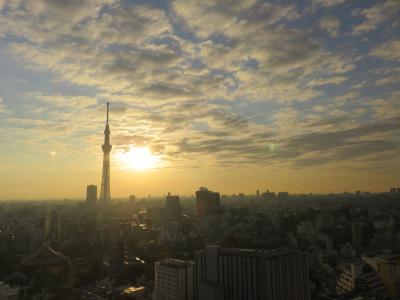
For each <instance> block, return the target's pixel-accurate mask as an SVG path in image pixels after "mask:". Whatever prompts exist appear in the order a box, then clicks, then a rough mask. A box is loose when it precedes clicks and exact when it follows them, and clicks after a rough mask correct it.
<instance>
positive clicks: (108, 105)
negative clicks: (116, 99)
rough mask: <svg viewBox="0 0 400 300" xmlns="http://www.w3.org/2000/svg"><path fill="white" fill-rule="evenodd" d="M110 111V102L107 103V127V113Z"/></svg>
mask: <svg viewBox="0 0 400 300" xmlns="http://www.w3.org/2000/svg"><path fill="white" fill-rule="evenodd" d="M109 109H110V102H107V125H108V111H109Z"/></svg>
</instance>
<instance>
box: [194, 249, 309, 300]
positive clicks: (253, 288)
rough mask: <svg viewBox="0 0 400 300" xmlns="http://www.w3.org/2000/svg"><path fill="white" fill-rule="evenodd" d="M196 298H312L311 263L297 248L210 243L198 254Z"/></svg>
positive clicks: (251, 299) (260, 299)
mask: <svg viewBox="0 0 400 300" xmlns="http://www.w3.org/2000/svg"><path fill="white" fill-rule="evenodd" d="M195 277H196V281H195V295H196V297H197V298H195V299H196V300H262V299H268V300H282V299H285V300H309V299H310V292H309V279H308V264H307V260H306V257H305V255H303V254H301V253H300V252H299V251H294V250H269V251H268V250H246V249H236V248H222V247H219V246H207V247H206V249H205V250H203V251H198V252H196V254H195Z"/></svg>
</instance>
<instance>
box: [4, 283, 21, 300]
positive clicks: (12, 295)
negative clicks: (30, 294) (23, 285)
mask: <svg viewBox="0 0 400 300" xmlns="http://www.w3.org/2000/svg"><path fill="white" fill-rule="evenodd" d="M19 293H20V287H19V286H10V285H9V284H5V283H4V282H0V299H4V300H17V299H19Z"/></svg>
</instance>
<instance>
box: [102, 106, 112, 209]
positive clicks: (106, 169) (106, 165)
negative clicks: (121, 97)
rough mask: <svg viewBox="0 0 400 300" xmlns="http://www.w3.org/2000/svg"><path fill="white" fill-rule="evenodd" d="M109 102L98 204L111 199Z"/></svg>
mask: <svg viewBox="0 0 400 300" xmlns="http://www.w3.org/2000/svg"><path fill="white" fill-rule="evenodd" d="M109 107H110V103H108V102H107V121H106V128H105V130H104V144H103V146H102V148H103V174H102V178H101V192H100V204H107V203H109V202H110V200H111V196H110V152H111V148H112V145H110V126H109V125H108V113H109Z"/></svg>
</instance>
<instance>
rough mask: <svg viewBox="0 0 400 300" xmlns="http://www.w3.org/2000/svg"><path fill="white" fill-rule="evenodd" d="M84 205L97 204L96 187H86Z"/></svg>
mask: <svg viewBox="0 0 400 300" xmlns="http://www.w3.org/2000/svg"><path fill="white" fill-rule="evenodd" d="M86 204H87V205H90V206H94V205H96V204H97V186H96V185H88V186H87V187H86Z"/></svg>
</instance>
